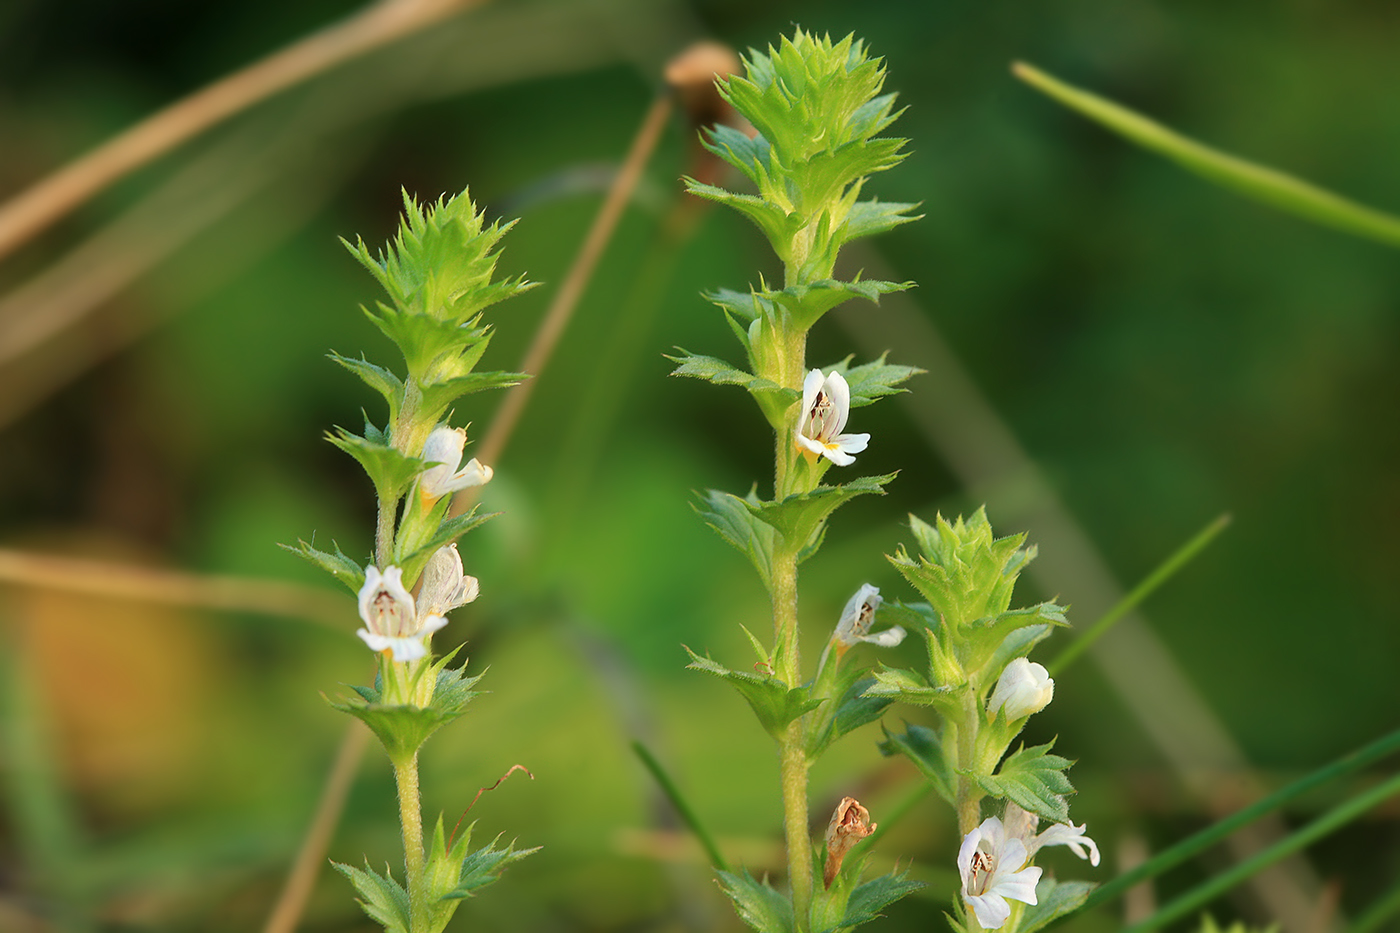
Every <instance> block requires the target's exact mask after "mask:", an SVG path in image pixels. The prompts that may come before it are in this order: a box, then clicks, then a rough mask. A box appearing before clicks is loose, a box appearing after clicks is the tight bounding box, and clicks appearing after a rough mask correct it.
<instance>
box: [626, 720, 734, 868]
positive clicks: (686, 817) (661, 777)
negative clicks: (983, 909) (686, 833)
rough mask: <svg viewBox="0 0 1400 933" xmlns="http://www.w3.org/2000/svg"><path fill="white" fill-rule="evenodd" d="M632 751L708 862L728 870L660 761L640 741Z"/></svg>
mask: <svg viewBox="0 0 1400 933" xmlns="http://www.w3.org/2000/svg"><path fill="white" fill-rule="evenodd" d="M632 751H634V752H636V753H637V757H638V758H640V759H641V761H642V764H643V765H644V766H645V767H646V769H647V770H648V771H649V772H651V776H652V777H653V778H655V780H656V784H657V786H658V787H660V788H661V792H662V793H663V794H665V795H666V799H667V800H669V801H671V806H673V807H675V808H676V813H677V814H679V815H680V818H681V820H682V822H684V823H685V825H686V828H687V829H689V830H690V831H691V832H692V833H694V834H695V838H696V839H698V840H699V841H700V845H702V846H704V848H705V854H706V855H707V856H709V859H710V864H711V865H713V866H714V867H715V868H717V869H719V870H720V871H729V863H728V862H727V861H725V859H724V856H723V855H721V854H720V851H719V846H717V845H716V844H715V839H714V837H713V836H711V835H710V833H709V830H707V829H705V827H704V826H702V825H701V824H700V818H699V817H697V816H696V815H695V810H694V809H693V808H692V807H691V806H690V803H689V802H688V801H686V799H685V797H684V796H682V794H681V791H680V788H679V787H677V786H676V782H675V781H673V780H671V776H670V775H669V774H667V773H666V769H665V768H663V767H661V762H659V761H657V760H656V756H655V755H653V754H652V753H651V751H650V750H649V749H648V748H647V747H646V746H645V745H643V744H642V743H641V742H635V741H634V742H633V743H632Z"/></svg>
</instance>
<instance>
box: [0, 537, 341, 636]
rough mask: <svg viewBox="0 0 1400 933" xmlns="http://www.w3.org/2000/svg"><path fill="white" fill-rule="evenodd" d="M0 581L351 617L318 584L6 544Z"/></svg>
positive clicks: (223, 608)
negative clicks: (155, 565)
mask: <svg viewBox="0 0 1400 933" xmlns="http://www.w3.org/2000/svg"><path fill="white" fill-rule="evenodd" d="M0 582H4V583H8V584H12V585H15V586H26V587H37V588H42V589H52V590H62V591H65V592H69V593H82V594H84V595H91V596H102V597H104V598H107V599H129V600H135V601H138V602H148V603H161V604H164V605H170V606H188V607H194V608H199V609H215V610H218V611H220V612H256V613H260V614H263V615H272V616H281V617H284V618H292V619H305V620H308V621H312V622H316V623H319V624H322V625H330V626H335V627H336V628H337V629H340V630H344V628H345V620H346V619H347V618H353V617H354V616H353V612H354V607H353V604H352V603H351V602H350V598H349V597H348V596H342V595H339V594H336V593H334V592H332V591H330V590H325V589H321V588H319V587H311V586H302V585H300V584H297V583H283V582H281V581H277V580H261V579H257V578H255V577H232V576H216V575H205V574H194V573H185V572H182V571H177V570H163V569H156V568H152V567H137V566H134V565H130V564H114V563H111V562H109V561H98V560H89V559H86V558H78V557H61V556H57V555H51V554H36V553H33V552H28V551H15V550H8V549H0Z"/></svg>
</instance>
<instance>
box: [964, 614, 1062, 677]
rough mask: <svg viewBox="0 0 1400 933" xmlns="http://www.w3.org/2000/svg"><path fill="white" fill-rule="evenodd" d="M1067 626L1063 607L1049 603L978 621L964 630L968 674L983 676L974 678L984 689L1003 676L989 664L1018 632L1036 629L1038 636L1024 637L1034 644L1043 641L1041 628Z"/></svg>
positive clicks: (965, 660)
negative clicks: (971, 672) (979, 672)
mask: <svg viewBox="0 0 1400 933" xmlns="http://www.w3.org/2000/svg"><path fill="white" fill-rule="evenodd" d="M1068 626H1069V620H1067V619H1066V618H1065V612H1064V607H1063V606H1059V605H1056V604H1055V603H1050V602H1047V603H1040V604H1039V605H1035V606H1027V607H1026V608H1025V609H1012V610H1009V611H1007V612H1003V613H1000V614H999V615H995V616H991V617H989V618H985V619H976V620H974V621H973V622H971V623H970V624H968V625H967V626H965V627H964V629H963V631H962V639H963V640H962V644H961V645H960V646H959V648H960V650H961V654H962V662H963V664H964V665H965V667H966V669H967V670H968V671H973V672H975V671H981V672H982V674H981V677H980V678H978V676H977V675H976V674H974V675H973V677H974V680H975V681H977V682H978V685H979V686H984V685H986V684H988V683H991V682H992V681H993V680H995V679H996V677H997V676H998V675H1000V673H1001V668H997V667H994V666H993V665H992V664H991V663H990V662H991V660H992V658H994V657H999V656H1000V655H1001V654H1002V652H1001V650H1000V649H1001V648H1002V646H1003V645H1004V644H1005V643H1006V640H1007V639H1008V638H1011V637H1012V636H1013V635H1015V633H1016V632H1017V631H1019V630H1022V629H1027V628H1030V629H1035V630H1036V632H1035V633H1033V634H1031V635H1027V636H1025V638H1026V639H1027V640H1031V643H1032V644H1033V643H1034V640H1035V639H1036V635H1039V637H1041V638H1043V637H1044V635H1043V634H1040V629H1041V628H1045V629H1049V628H1067V627H1068ZM1027 650H1029V649H1027ZM1007 660H1010V658H1008V659H1007Z"/></svg>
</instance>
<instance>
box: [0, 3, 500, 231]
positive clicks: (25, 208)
mask: <svg viewBox="0 0 1400 933" xmlns="http://www.w3.org/2000/svg"><path fill="white" fill-rule="evenodd" d="M481 2H483V0H378V2H376V3H373V4H371V5H370V6H368V7H366V8H365V9H363V10H361V11H360V12H359V13H357V14H355V15H354V16H351V17H350V18H348V19H346V20H343V21H341V22H339V23H336V24H334V25H332V26H328V27H326V28H325V29H322V30H321V31H319V32H316V33H313V34H311V35H310V36H307V37H306V38H305V39H302V40H301V41H299V42H296V43H294V44H292V45H289V46H286V47H285V48H282V49H279V50H278V51H276V52H273V53H272V54H271V55H268V56H267V57H266V58H263V59H260V60H259V61H256V62H254V63H253V64H251V65H249V66H247V67H246V68H243V69H241V70H239V71H236V72H234V73H233V74H231V75H228V76H226V77H224V78H221V79H220V80H218V81H215V82H214V83H213V84H210V85H209V86H207V87H205V88H203V89H201V90H199V91H196V92H195V93H193V94H190V95H189V96H187V97H184V98H181V99H180V100H178V101H176V102H175V103H173V104H171V105H170V106H169V107H166V108H165V109H164V110H161V111H158V112H157V113H155V114H152V115H151V116H149V117H147V118H146V119H144V120H142V121H141V122H140V123H137V124H136V125H135V126H132V127H130V128H129V129H127V130H125V131H124V132H122V133H120V134H118V135H117V136H115V137H113V138H112V139H110V140H108V141H107V142H105V143H103V144H102V145H101V146H98V147H97V148H96V149H94V150H92V151H91V152H89V153H87V154H86V155H83V156H80V157H78V158H77V159H75V160H73V161H72V162H70V163H68V164H67V165H65V166H63V167H62V168H60V169H59V170H57V171H56V172H54V173H53V174H51V175H48V176H47V177H45V178H42V179H40V180H39V181H38V182H36V183H35V184H33V185H31V186H30V187H28V188H26V189H25V190H23V191H22V192H20V193H19V194H18V195H16V196H15V197H13V198H11V199H10V200H9V201H7V202H6V203H4V204H2V205H0V257H3V256H5V255H7V254H9V253H10V252H12V251H14V250H15V249H16V248H17V247H18V246H20V245H21V244H23V243H24V242H25V241H27V240H28V239H29V238H30V237H32V236H34V235H35V234H36V233H39V232H40V231H42V230H43V229H45V228H46V227H48V226H49V225H50V224H52V223H54V222H55V221H57V220H58V219H59V218H61V217H63V216H64V215H66V214H67V213H68V212H70V211H72V210H73V209H74V208H76V207H77V206H78V205H80V204H82V203H83V202H85V201H87V200H88V199H89V198H91V197H92V196H93V195H95V194H97V193H98V192H100V191H102V190H103V189H104V188H106V187H107V186H108V185H110V184H112V183H113V182H114V181H116V180H118V179H120V178H122V177H123V176H125V175H127V174H128V173H130V172H132V171H134V170H135V169H137V168H139V167H141V166H142V165H144V164H146V163H147V162H149V161H151V160H152V159H155V158H157V157H159V156H161V155H162V154H164V153H166V152H169V151H170V150H171V149H173V148H175V147H176V146H178V145H180V144H181V143H183V142H185V141H187V140H189V139H190V138H192V137H194V136H196V135H198V134H199V133H202V132H203V131H205V130H207V129H209V128H210V127H211V126H215V125H217V124H218V123H220V122H222V121H223V120H225V119H227V118H228V117H230V116H233V115H234V114H237V113H239V112H241V111H243V110H245V109H247V108H248V107H250V106H252V105H253V104H256V103H258V102H259V101H262V100H266V99H267V98H269V97H271V96H273V95H275V94H277V93H279V92H281V91H284V90H286V89H287V88H289V87H292V86H294V85H296V84H299V83H300V82H302V81H305V80H306V79H308V78H311V77H314V76H315V75H318V74H320V73H322V72H324V71H326V70H328V69H330V68H333V67H335V66H336V65H339V64H341V63H343V62H345V61H347V60H349V59H352V58H354V57H356V56H358V55H362V54H364V53H365V52H368V51H370V50H372V49H375V48H379V47H381V46H384V45H388V44H389V43H391V42H393V41H395V40H397V39H400V38H402V37H403V36H406V35H408V34H410V33H413V32H416V31H418V30H421V29H423V28H425V27H427V26H429V25H431V24H433V23H436V22H439V21H441V20H443V19H445V18H447V17H449V16H451V15H453V14H455V13H458V12H460V11H462V10H465V9H467V8H469V7H472V6H476V5H478V4H480V3H481Z"/></svg>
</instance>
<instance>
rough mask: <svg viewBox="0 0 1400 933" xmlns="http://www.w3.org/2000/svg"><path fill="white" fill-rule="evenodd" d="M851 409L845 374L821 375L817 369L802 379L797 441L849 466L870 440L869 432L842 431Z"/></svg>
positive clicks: (842, 464) (841, 464)
mask: <svg viewBox="0 0 1400 933" xmlns="http://www.w3.org/2000/svg"><path fill="white" fill-rule="evenodd" d="M850 410H851V389H850V386H848V385H847V384H846V377H844V376H842V375H841V374H840V373H838V372H836V371H835V370H832V372H831V375H829V376H823V375H822V371H821V370H820V369H814V370H812V371H811V372H809V373H808V374H807V378H806V379H804V380H803V382H802V415H801V417H800V418H798V421H797V444H798V446H799V447H801V448H802V449H803V450H805V451H808V452H810V453H812V454H816V455H820V456H823V457H825V458H826V459H828V460H830V461H831V462H832V463H834V464H836V465H837V466H850V465H851V464H852V463H855V462H856V458H855V457H853V456H851V455H852V454H858V453H860V452H861V451H862V450H864V449H865V448H866V446H867V445H868V444H869V443H870V435H869V434H842V433H841V431H842V430H843V429H844V428H845V427H846V418H847V416H848V415H849V414H850Z"/></svg>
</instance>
